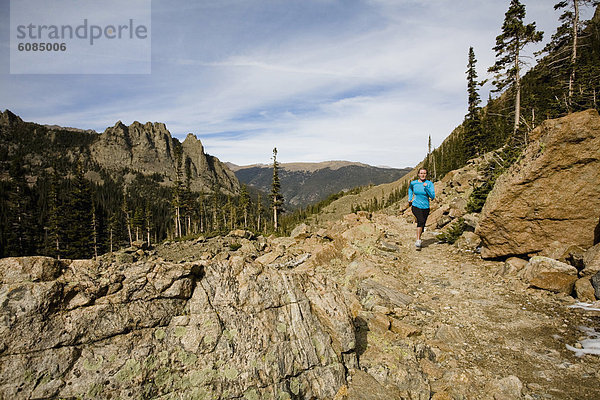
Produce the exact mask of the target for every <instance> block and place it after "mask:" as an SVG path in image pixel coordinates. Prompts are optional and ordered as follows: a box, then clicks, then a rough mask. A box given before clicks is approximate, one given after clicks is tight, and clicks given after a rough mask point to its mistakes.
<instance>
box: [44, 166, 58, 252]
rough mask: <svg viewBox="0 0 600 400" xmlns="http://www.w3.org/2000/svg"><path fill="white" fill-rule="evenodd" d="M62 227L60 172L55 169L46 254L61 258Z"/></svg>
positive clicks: (49, 203)
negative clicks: (59, 188)
mask: <svg viewBox="0 0 600 400" xmlns="http://www.w3.org/2000/svg"><path fill="white" fill-rule="evenodd" d="M60 227H61V212H60V203H59V199H58V174H57V173H56V171H54V174H52V178H51V180H50V193H49V195H48V237H49V238H48V239H49V240H48V248H47V249H46V254H47V255H49V256H51V257H56V258H58V259H60V255H61V254H60V250H61V248H60V242H61V239H60V235H61V233H60Z"/></svg>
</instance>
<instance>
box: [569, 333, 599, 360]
mask: <svg viewBox="0 0 600 400" xmlns="http://www.w3.org/2000/svg"><path fill="white" fill-rule="evenodd" d="M579 330H580V331H582V332H583V333H585V334H586V335H587V337H588V338H587V339H584V340H580V341H579V342H578V343H579V344H580V345H581V348H577V347H573V346H569V345H568V344H566V345H565V346H567V349H568V350H571V351H573V352H575V356H577V357H581V356H583V355H584V354H596V355H600V332H596V330H594V329H593V328H588V327H586V326H580V327H579Z"/></svg>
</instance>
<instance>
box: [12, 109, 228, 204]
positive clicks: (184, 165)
mask: <svg viewBox="0 0 600 400" xmlns="http://www.w3.org/2000/svg"><path fill="white" fill-rule="evenodd" d="M0 149H2V150H3V151H2V155H1V157H0V172H2V171H8V163H9V162H10V160H12V159H15V158H18V159H21V161H22V163H23V165H24V166H25V167H26V169H27V171H28V175H29V177H30V180H31V181H34V182H35V180H36V176H38V175H39V174H41V173H42V172H43V171H48V169H51V168H52V167H55V166H56V165H57V164H60V165H64V166H66V165H69V164H74V163H76V162H79V161H80V162H83V164H84V165H85V169H86V170H88V171H92V173H89V174H88V178H89V179H92V180H95V181H98V179H94V177H98V174H94V173H93V172H99V171H100V170H103V171H105V172H106V173H109V174H110V175H111V176H112V177H113V178H115V177H119V176H125V175H127V174H130V173H141V174H142V175H145V176H153V177H154V178H156V179H158V180H159V181H160V182H162V184H163V185H164V186H171V185H172V184H173V183H174V182H175V180H176V174H177V172H176V171H177V164H178V160H177V151H178V150H181V166H180V171H181V178H180V179H182V180H185V179H186V176H187V174H188V173H187V172H186V171H188V172H189V177H190V188H191V190H194V191H205V192H208V191H210V190H211V189H212V188H213V187H214V186H216V187H219V188H220V190H221V191H222V192H224V193H227V194H237V193H238V192H239V183H238V181H237V179H236V177H235V175H234V174H233V173H232V172H231V171H230V170H229V169H228V168H227V167H226V166H225V165H224V164H223V163H221V162H220V161H219V159H217V158H216V157H213V156H211V155H209V154H206V153H205V152H204V148H203V146H202V143H201V142H200V140H198V139H197V138H196V136H194V135H192V134H191V133H190V134H188V136H187V137H186V138H185V140H184V141H183V142H182V143H180V142H179V140H177V139H176V138H173V137H171V133H170V132H169V131H168V129H167V127H166V126H165V124H164V123H160V122H154V123H151V122H146V123H145V124H141V123H139V122H137V121H135V122H133V123H132V124H131V125H129V126H127V125H125V124H123V123H122V122H121V121H118V122H117V123H116V124H115V125H114V126H112V127H109V128H107V129H106V130H105V131H104V132H103V133H97V132H95V131H93V130H82V129H76V128H64V127H60V126H57V125H39V124H36V123H33V122H24V121H23V120H22V119H21V118H20V117H18V116H16V115H15V114H13V113H12V112H10V111H9V110H6V111H5V112H2V113H0ZM67 170H68V168H67ZM0 178H1V177H0ZM126 180H127V179H126Z"/></svg>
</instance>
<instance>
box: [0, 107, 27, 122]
mask: <svg viewBox="0 0 600 400" xmlns="http://www.w3.org/2000/svg"><path fill="white" fill-rule="evenodd" d="M19 122H23V120H22V119H21V118H20V117H18V116H17V115H15V114H13V113H12V112H11V111H10V110H8V109H7V110H5V111H4V112H2V113H0V125H6V126H11V125H13V124H15V123H19Z"/></svg>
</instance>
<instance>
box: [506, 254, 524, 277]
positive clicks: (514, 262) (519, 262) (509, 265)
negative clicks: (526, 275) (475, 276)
mask: <svg viewBox="0 0 600 400" xmlns="http://www.w3.org/2000/svg"><path fill="white" fill-rule="evenodd" d="M526 266H527V261H526V260H523V259H522V258H518V257H510V258H508V259H507V260H506V261H505V262H504V265H503V267H502V269H501V270H500V275H502V276H509V275H517V274H518V273H519V272H521V271H522V270H523V268H525V267H526Z"/></svg>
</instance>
